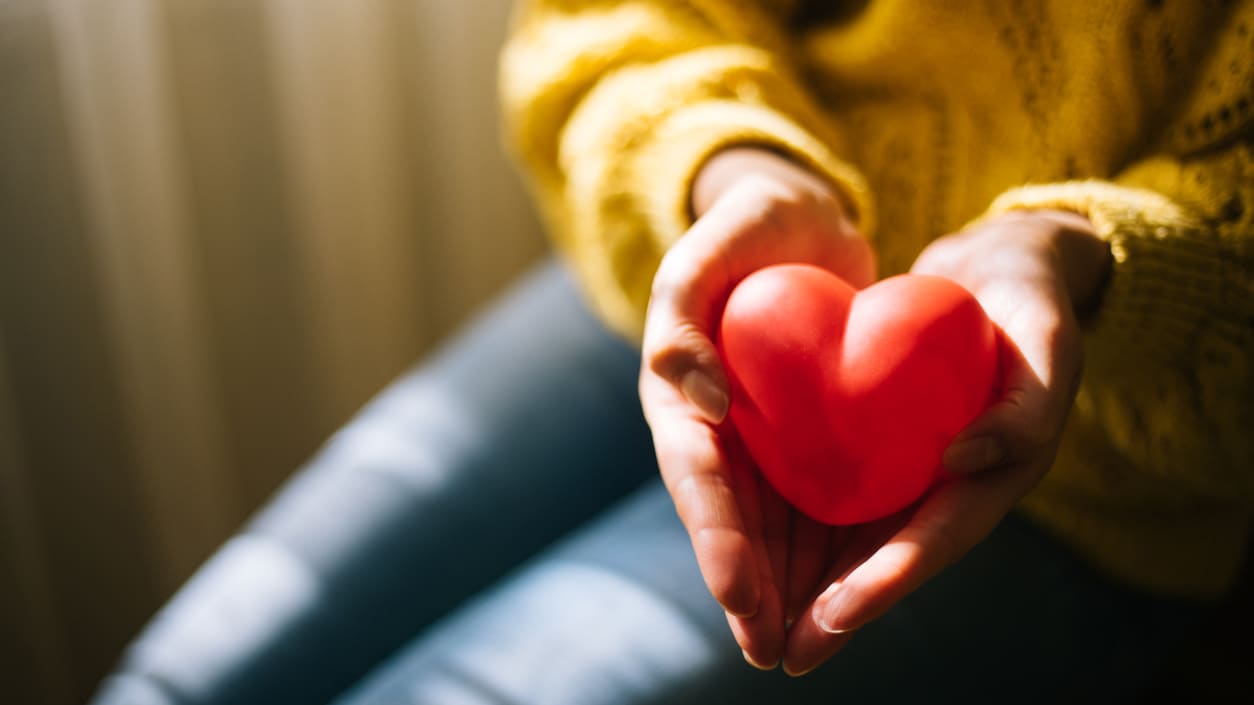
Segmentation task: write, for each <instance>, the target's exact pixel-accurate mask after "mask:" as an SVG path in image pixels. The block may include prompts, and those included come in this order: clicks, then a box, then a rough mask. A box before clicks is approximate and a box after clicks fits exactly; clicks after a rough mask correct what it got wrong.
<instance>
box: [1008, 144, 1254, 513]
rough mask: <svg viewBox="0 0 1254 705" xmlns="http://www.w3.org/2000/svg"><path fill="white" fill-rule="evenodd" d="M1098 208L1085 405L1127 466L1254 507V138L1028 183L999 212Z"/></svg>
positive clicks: (1080, 403)
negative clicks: (1106, 261) (1117, 171)
mask: <svg viewBox="0 0 1254 705" xmlns="http://www.w3.org/2000/svg"><path fill="white" fill-rule="evenodd" d="M1016 208H1061V209H1068V210H1073V211H1076V212H1079V213H1082V214H1084V215H1086V216H1088V217H1089V219H1090V220H1091V221H1092V223H1093V225H1094V227H1095V229H1096V230H1097V233H1098V234H1099V235H1100V236H1101V237H1103V238H1104V239H1106V240H1107V241H1108V242H1109V243H1110V248H1111V253H1112V255H1113V261H1114V264H1113V271H1112V275H1111V278H1110V281H1109V283H1108V285H1107V288H1106V291H1105V293H1104V296H1103V299H1102V302H1101V305H1100V308H1099V310H1098V311H1097V312H1096V313H1095V314H1094V315H1093V316H1092V318H1091V320H1088V321H1087V322H1086V327H1087V333H1086V337H1087V339H1086V347H1085V352H1086V361H1085V376H1084V383H1083V385H1082V388H1081V392H1080V397H1079V398H1078V400H1077V412H1078V413H1079V414H1080V415H1082V416H1086V417H1089V418H1090V419H1091V420H1092V421H1093V422H1094V423H1095V425H1097V426H1098V427H1101V428H1103V429H1104V430H1105V434H1106V436H1107V438H1106V440H1107V443H1109V444H1110V446H1111V447H1113V449H1114V450H1115V451H1116V452H1117V453H1118V454H1119V456H1120V457H1121V458H1122V459H1123V460H1124V461H1126V462H1125V463H1121V464H1126V466H1128V467H1135V468H1137V469H1138V470H1139V471H1143V472H1148V473H1152V474H1154V475H1157V476H1159V477H1160V478H1161V479H1163V480H1165V481H1167V482H1168V483H1170V484H1171V485H1172V486H1175V487H1177V488H1179V489H1181V490H1183V491H1185V492H1188V493H1190V494H1194V495H1196V496H1201V497H1208V498H1212V499H1214V500H1225V501H1233V500H1235V501H1237V502H1239V503H1241V504H1244V505H1246V506H1250V505H1252V504H1254V433H1252V430H1254V428H1252V427H1251V425H1250V424H1251V421H1252V420H1254V157H1252V154H1251V148H1250V144H1249V143H1248V142H1245V141H1239V142H1237V143H1236V144H1233V145H1231V146H1229V147H1227V148H1226V149H1221V150H1217V151H1213V152H1210V153H1207V154H1204V155H1199V156H1193V157H1167V156H1159V157H1153V158H1149V159H1146V160H1144V161H1141V162H1139V163H1137V164H1135V165H1133V166H1132V167H1130V168H1129V169H1128V170H1126V171H1125V172H1124V173H1122V174H1121V175H1120V176H1119V177H1118V178H1117V179H1116V180H1114V181H1107V182H1102V181H1085V182H1072V183H1063V184H1054V185H1041V186H1028V187H1024V188H1020V189H1016V190H1013V191H1010V192H1008V193H1006V194H1004V195H1002V196H1001V197H1000V198H999V199H998V200H997V201H996V202H995V203H994V204H993V206H992V208H991V209H990V210H991V212H994V213H995V212H1002V211H1006V210H1010V209H1016Z"/></svg>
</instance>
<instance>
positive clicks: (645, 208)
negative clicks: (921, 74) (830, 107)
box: [501, 0, 873, 338]
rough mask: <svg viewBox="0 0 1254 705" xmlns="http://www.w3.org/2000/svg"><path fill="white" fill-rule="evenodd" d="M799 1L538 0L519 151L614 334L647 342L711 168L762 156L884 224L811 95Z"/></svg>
mask: <svg viewBox="0 0 1254 705" xmlns="http://www.w3.org/2000/svg"><path fill="white" fill-rule="evenodd" d="M788 4H789V3H787V2H779V1H778V0H777V2H774V3H772V2H749V1H746V0H741V1H739V2H727V1H722V2H718V1H710V0H705V1H698V0H689V1H678V0H675V1H672V0H667V1H665V2H663V1H661V0H656V1H653V0H624V1H619V2H607V1H596V0H584V1H582V2H581V1H572V0H565V1H559V0H532V1H530V2H524V3H522V4H521V5H520V7H519V9H518V12H517V15H516V16H515V18H514V24H513V28H512V30H511V35H510V38H509V40H508V42H507V44H506V46H505V49H504V51H503V53H502V61H501V93H502V100H503V105H504V109H505V130H506V141H507V143H508V145H509V146H510V148H511V149H512V150H513V152H514V155H515V157H516V159H517V161H518V162H519V163H520V164H521V165H522V167H523V168H524V170H525V171H526V172H527V175H528V176H529V177H530V178H529V183H530V184H531V187H532V188H533V190H534V192H535V196H536V200H537V202H538V203H539V205H540V209H541V215H542V217H543V218H544V220H545V221H546V225H547V227H548V229H549V231H550V233H551V236H552V237H553V239H554V242H555V245H556V247H557V249H558V251H559V252H560V253H561V254H562V255H563V256H564V257H565V258H566V259H567V260H568V261H569V262H570V263H571V264H572V265H573V267H574V269H575V271H576V273H577V275H578V276H579V278H580V279H581V283H582V284H583V288H584V290H585V291H586V292H587V293H588V295H589V296H590V298H591V301H592V303H593V305H594V306H595V308H597V309H598V310H599V312H600V313H601V314H602V316H603V317H604V318H605V320H606V321H607V322H608V323H609V324H610V325H611V327H613V328H615V329H616V330H618V331H619V332H620V333H622V334H624V335H625V336H627V337H631V338H638V336H639V334H640V331H641V329H642V327H643V321H644V310H645V307H646V305H647V303H648V296H649V289H650V285H651V282H652V278H653V274H654V272H655V271H656V269H657V265H658V263H659V261H660V260H661V257H662V255H663V254H664V253H665V251H666V249H667V248H668V247H669V246H670V245H671V244H672V243H673V242H674V241H675V240H676V239H677V238H679V237H680V236H681V235H682V234H683V233H684V232H685V231H686V230H687V229H688V227H689V226H690V225H691V214H690V212H689V192H690V188H691V185H692V182H693V180H694V178H695V176H696V174H697V171H698V170H699V169H700V167H701V165H702V164H703V163H704V161H705V160H706V159H707V158H708V157H709V156H711V155H712V154H713V153H715V152H717V151H718V150H720V149H722V148H725V147H728V146H731V145H736V144H757V145H761V146H764V147H766V148H769V149H774V150H776V151H779V152H781V153H784V154H786V155H789V156H790V157H792V158H794V159H796V160H798V161H799V162H801V163H803V164H806V165H807V166H809V167H811V168H812V169H814V170H816V171H817V172H818V173H819V174H821V175H824V176H825V177H826V178H828V179H829V180H830V181H831V183H832V184H833V185H834V186H835V187H837V188H838V189H840V190H841V191H842V192H843V193H844V195H845V196H846V197H847V198H848V200H849V202H850V203H852V204H854V207H855V208H856V209H857V211H858V213H857V214H856V216H857V217H858V219H859V222H860V224H861V226H862V228H863V229H864V231H870V230H871V228H872V219H873V213H872V212H871V206H870V198H869V197H868V195H867V193H866V188H865V186H864V182H863V179H862V178H861V176H860V175H859V174H858V173H857V172H856V171H855V170H854V169H852V168H851V167H850V166H849V165H847V164H846V163H844V162H843V161H841V160H839V159H838V158H837V157H836V156H835V155H836V154H837V153H839V151H840V142H841V138H840V136H839V135H838V134H836V133H835V132H834V128H833V127H832V126H831V125H830V124H829V123H830V121H829V120H827V119H825V118H824V116H823V115H822V113H821V110H820V109H819V108H818V107H817V105H816V103H815V102H814V101H813V100H812V98H811V97H810V96H809V95H807V93H806V91H805V90H804V89H803V87H802V84H801V81H800V79H799V78H798V77H797V75H796V74H795V73H794V71H793V69H792V67H791V62H790V60H789V52H790V49H789V44H788V42H787V41H786V39H785V26H786V21H787V9H786V6H787V5H788Z"/></svg>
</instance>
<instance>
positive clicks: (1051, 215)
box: [784, 211, 1110, 673]
mask: <svg viewBox="0 0 1254 705" xmlns="http://www.w3.org/2000/svg"><path fill="white" fill-rule="evenodd" d="M1109 260H1110V253H1109V249H1108V247H1107V245H1106V244H1105V243H1104V242H1103V241H1101V240H1100V239H1098V238H1097V236H1096V235H1095V234H1094V232H1093V229H1092V227H1091V225H1090V224H1089V222H1088V220H1087V219H1085V218H1083V217H1082V216H1079V215H1076V214H1072V213H1065V212H1060V211H1022V212H1012V213H1009V214H1006V215H1003V216H1000V217H996V218H993V219H990V220H986V221H983V222H982V223H981V224H978V225H975V226H973V227H971V228H969V229H967V230H965V231H963V232H960V233H957V234H953V235H948V236H946V237H943V238H940V239H938V240H936V241H935V242H933V243H932V244H931V245H930V246H928V247H927V248H926V249H925V250H924V251H923V253H922V254H921V255H920V256H919V258H918V259H917V260H916V262H915V264H914V267H913V268H912V270H911V271H912V272H914V273H921V274H933V275H939V276H944V277H948V278H950V279H952V280H954V281H956V282H958V283H959V284H962V285H963V286H964V287H966V288H967V289H968V290H969V291H971V293H972V294H974V295H975V297H976V298H977V299H978V300H979V301H980V303H981V305H982V306H983V307H984V309H985V311H986V312H987V314H988V315H989V317H990V318H991V319H992V320H993V322H994V323H996V324H997V325H998V327H999V329H1000V330H999V334H1000V336H1001V342H1002V368H1003V369H1002V389H1001V391H1000V395H999V399H998V400H997V401H996V402H994V403H993V404H992V405H991V406H990V407H989V408H988V409H987V410H986V411H985V412H984V413H983V414H982V415H981V416H980V417H979V418H977V419H976V420H975V421H974V422H972V423H971V424H970V425H969V426H968V427H967V428H966V429H964V430H963V431H962V433H960V434H959V436H958V437H957V438H956V439H955V440H954V442H953V443H952V444H951V445H950V446H949V448H948V449H947V450H946V452H945V454H944V456H943V461H942V462H943V464H944V466H945V467H946V469H947V470H949V471H950V477H949V479H948V481H946V482H945V483H943V484H942V485H940V486H939V487H937V488H936V489H935V490H934V491H933V492H931V493H930V494H929V495H927V496H926V497H925V498H924V499H923V500H921V501H920V502H919V503H917V504H916V505H915V506H913V507H910V508H908V509H906V510H904V511H903V512H901V513H900V514H898V515H897V516H894V517H890V518H888V519H885V520H883V521H880V522H875V523H874V524H868V525H863V526H857V527H848V528H843V529H835V530H833V533H832V537H831V538H830V539H829V541H830V545H829V561H830V564H829V571H830V572H829V575H828V581H829V584H828V587H827V588H826V589H825V590H823V592H822V593H821V594H820V595H819V596H818V597H817V599H815V600H814V602H813V604H812V606H811V609H810V610H809V612H808V614H807V615H806V617H804V618H802V619H800V620H798V622H797V624H795V625H794V626H793V628H792V629H791V630H790V632H789V634H788V642H787V646H786V649H785V656H784V666H785V669H786V670H788V671H789V672H790V673H802V672H805V671H808V670H810V669H812V668H814V667H815V666H817V665H819V664H820V663H822V662H823V661H824V660H826V659H827V658H829V657H830V656H832V655H833V654H834V653H836V652H837V651H839V650H840V648H842V647H843V646H844V644H845V643H846V642H847V641H848V640H849V639H850V638H851V636H852V635H853V633H854V632H856V630H858V629H859V628H861V627H862V626H864V625H866V624H867V623H868V622H870V621H871V620H873V619H875V618H876V617H878V616H880V615H882V614H883V613H884V612H886V611H887V610H888V609H889V608H891V607H892V606H893V605H895V604H896V603H897V602H898V601H900V600H901V599H902V598H904V597H905V596H906V595H908V594H909V593H911V592H913V591H914V590H915V589H917V588H918V587H919V586H921V585H922V584H923V583H924V582H926V581H927V580H929V579H930V578H932V577H933V576H935V575H936V574H937V573H938V572H940V571H941V570H942V569H943V568H945V567H946V566H948V565H950V564H952V563H953V562H955V561H957V560H958V559H959V558H961V557H962V556H963V555H965V554H966V553H967V552H968V551H970V550H971V549H972V548H973V547H975V545H976V544H978V543H979V542H980V541H982V540H983V539H984V538H985V537H987V536H988V534H989V533H990V532H992V530H993V529H994V528H995V527H996V526H997V524H998V523H999V522H1000V521H1001V520H1002V519H1003V518H1004V517H1005V516H1006V514H1007V513H1008V512H1009V511H1010V510H1011V508H1012V507H1014V505H1015V504H1016V503H1017V502H1018V501H1019V500H1020V499H1021V498H1022V497H1023V496H1024V495H1025V494H1027V493H1028V491H1029V490H1031V488H1032V487H1033V486H1034V485H1036V483H1037V482H1038V481H1039V480H1040V479H1041V477H1042V476H1043V475H1044V474H1045V473H1046V471H1048V469H1049V467H1050V466H1051V465H1052V463H1053V460H1054V455H1055V453H1056V450H1057V446H1058V442H1059V438H1060V436H1061V434H1062V430H1063V424H1064V422H1065V420H1066V417H1067V415H1068V412H1069V410H1070V408H1071V406H1072V403H1073V401H1074V398H1075V394H1076V390H1077V387H1078V384H1079V378H1080V371H1081V358H1082V347H1081V338H1080V333H1079V327H1078V323H1077V314H1082V313H1083V312H1084V311H1085V310H1086V309H1087V308H1089V307H1091V306H1092V305H1094V303H1095V301H1096V300H1097V299H1098V298H1099V296H1100V291H1101V288H1102V285H1103V283H1104V280H1105V277H1106V274H1107V271H1108V269H1109Z"/></svg>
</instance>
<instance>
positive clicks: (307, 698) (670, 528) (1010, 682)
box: [93, 264, 1195, 705]
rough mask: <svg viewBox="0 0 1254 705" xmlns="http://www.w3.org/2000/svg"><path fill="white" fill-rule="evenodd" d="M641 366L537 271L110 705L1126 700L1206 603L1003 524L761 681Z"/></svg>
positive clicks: (192, 602) (213, 574)
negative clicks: (853, 632)
mask: <svg viewBox="0 0 1254 705" xmlns="http://www.w3.org/2000/svg"><path fill="white" fill-rule="evenodd" d="M638 365H639V355H638V353H637V352H636V351H635V350H633V349H631V348H630V347H628V346H627V345H625V344H623V343H622V342H621V341H619V340H617V339H615V338H613V337H612V336H611V335H609V334H608V333H606V332H605V331H604V330H603V329H602V328H601V327H600V325H599V324H598V323H597V322H596V320H595V319H594V318H593V317H592V316H591V315H590V314H589V313H588V312H587V311H586V310H585V309H584V308H583V306H582V304H581V302H580V299H579V296H578V294H577V293H576V291H575V290H574V288H573V286H572V284H571V282H570V280H569V278H568V277H567V276H566V274H565V273H564V272H563V271H562V270H561V268H560V267H558V266H557V265H553V264H549V265H546V266H544V267H541V268H540V270H539V271H538V272H536V273H534V274H533V275H532V276H530V277H529V278H528V279H527V280H525V281H524V282H523V283H522V284H520V285H519V286H518V287H517V288H516V289H515V290H514V291H513V292H512V293H511V294H509V295H508V296H507V297H506V298H505V299H504V300H503V302H502V303H501V304H499V305H498V306H497V307H496V308H495V309H493V310H492V311H490V312H488V313H487V314H485V315H484V316H483V317H481V318H480V320H479V321H478V322H477V323H476V324H474V325H473V326H472V327H471V328H469V329H468V330H467V331H465V332H464V333H463V334H461V335H460V336H459V337H458V338H457V339H455V340H454V341H452V342H451V343H450V344H449V345H448V346H446V347H445V348H444V349H443V350H442V351H441V352H440V353H439V354H437V355H436V356H435V357H434V358H433V359H432V360H430V361H429V362H427V363H426V364H424V365H423V366H421V367H419V368H418V369H417V370H416V371H414V372H412V373H411V374H409V375H407V376H405V377H403V378H402V379H400V380H398V381H397V382H395V383H394V384H393V385H391V386H390V387H389V388H388V389H387V390H385V391H384V392H383V393H382V394H381V395H380V396H379V397H378V398H377V399H376V400H375V401H374V402H372V403H371V404H370V405H369V406H368V407H367V408H366V409H365V410H363V411H362V412H361V413H360V414H359V416H358V417H357V418H356V419H355V420H353V421H352V422H351V423H349V424H348V425H347V426H346V427H345V428H344V429H343V430H341V431H340V432H339V433H337V434H336V435H335V436H334V437H333V438H332V439H331V440H330V442H329V443H328V444H327V445H326V447H325V448H324V449H323V450H322V451H321V452H320V453H319V454H318V455H317V457H316V458H315V459H314V460H313V461H312V462H311V463H310V464H309V465H308V466H307V467H306V468H304V469H303V470H302V471H301V472H300V473H298V474H297V475H296V476H295V477H294V478H293V479H292V480H291V481H290V482H289V483H288V484H287V486H286V487H285V488H284V489H283V490H282V491H281V492H280V493H279V494H278V495H277V496H276V497H275V498H274V499H273V500H272V501H271V503H270V504H269V505H268V506H267V507H265V508H264V509H263V510H262V511H261V512H260V514H259V515H258V516H257V517H256V518H255V519H254V520H253V521H252V522H251V523H250V524H249V526H247V527H246V528H245V529H244V530H243V531H242V532H241V533H240V534H239V535H238V536H236V537H235V538H233V539H231V540H230V541H229V542H228V543H227V544H226V545H225V546H224V547H223V548H222V549H221V550H220V551H219V552H218V554H217V555H216V556H214V557H213V558H212V559H211V560H210V561H209V562H208V563H207V564H206V565H205V566H204V567H203V568H202V569H201V570H200V571H199V572H198V573H197V575H196V576H195V577H194V578H193V579H192V580H191V581H190V582H189V583H188V584H187V585H186V586H185V587H184V588H183V589H182V590H180V592H179V593H178V595H176V596H175V598H174V599H173V600H172V601H171V602H170V603H169V604H168V605H167V606H166V607H165V608H164V609H163V610H162V611H161V612H160V613H158V615H157V616H156V618H155V619H154V620H153V622H152V623H151V624H150V625H149V626H148V627H147V628H146V629H145V630H144V632H143V633H142V634H141V635H140V637H139V638H138V639H137V640H136V641H135V643H134V644H133V645H132V646H131V647H130V648H129V649H128V651H127V654H126V656H125V658H124V659H123V662H122V664H121V665H120V667H119V669H118V670H117V672H116V673H115V674H114V675H112V676H110V677H109V678H108V679H107V680H106V682H105V683H104V684H103V686H102V689H101V691H100V692H99V694H98V695H97V697H96V699H95V700H94V701H93V702H94V704H95V705H193V704H195V705H228V704H236V703H238V704H249V705H253V704H266V705H284V704H287V703H300V704H313V703H328V702H334V703H336V704H337V705H376V704H377V705H384V704H387V705H393V704H396V703H415V704H422V705H471V704H474V705H480V704H488V703H493V704H501V705H504V704H511V705H531V704H535V705H600V704H605V705H609V704H624V705H626V704H630V705H642V704H644V703H677V704H679V703H685V704H687V703H740V702H744V703H761V702H771V703H775V702H785V703H820V702H834V701H841V702H852V703H858V702H909V701H918V700H926V701H927V702H929V703H943V702H983V701H985V700H991V699H996V701H1010V702H1062V701H1067V702H1075V701H1081V702H1083V701H1093V702H1112V701H1118V700H1121V699H1126V698H1127V697H1130V696H1133V695H1135V694H1136V693H1137V692H1138V690H1139V689H1141V688H1142V687H1143V686H1144V685H1145V684H1146V683H1147V682H1148V681H1149V679H1150V675H1151V673H1152V671H1153V669H1154V668H1155V666H1156V665H1157V664H1158V662H1159V661H1160V660H1161V659H1162V658H1163V657H1164V654H1165V653H1167V648H1166V645H1167V644H1169V643H1170V640H1171V638H1172V635H1173V634H1174V633H1178V632H1179V631H1181V630H1182V629H1183V628H1184V626H1185V625H1186V624H1187V623H1189V622H1190V621H1192V619H1193V617H1194V614H1195V610H1194V608H1192V607H1191V606H1189V605H1183V604H1173V603H1170V602H1168V601H1164V600H1157V599H1154V598H1151V597H1149V596H1146V595H1142V594H1138V593H1136V592H1134V591H1131V590H1128V589H1125V588H1121V587H1119V586H1116V585H1113V584H1110V583H1108V582H1106V581H1104V580H1102V579H1101V578H1100V577H1099V576H1098V575H1096V574H1095V573H1093V572H1092V571H1090V570H1089V569H1088V568H1087V567H1085V566H1084V565H1083V564H1081V563H1080V562H1079V561H1077V560H1076V559H1075V558H1074V557H1073V556H1072V555H1071V554H1070V553H1068V552H1067V550H1066V549H1065V548H1063V547H1062V546H1061V545H1059V544H1057V543H1055V542H1054V541H1052V540H1051V539H1050V538H1049V537H1048V536H1046V535H1044V534H1043V533H1041V532H1040V531H1038V530H1036V529H1035V528H1034V527H1033V526H1031V525H1030V524H1028V523H1027V522H1025V521H1023V520H1021V519H1019V518H1017V517H1013V516H1012V517H1010V518H1008V519H1007V520H1006V521H1005V522H1003V524H1002V525H1001V526H1000V527H999V528H998V529H997V530H996V531H995V532H994V533H993V534H992V535H991V536H990V537H989V539H988V540H987V541H985V542H984V543H983V544H981V545H980V546H979V547H978V548H976V549H975V550H974V551H973V552H972V553H971V554H970V555H968V556H967V557H966V558H965V559H964V560H963V561H961V562H960V563H959V564H957V565H955V566H954V567H952V568H950V569H949V570H948V571H946V572H945V573H943V574H942V575H941V576H940V577H938V578H936V579H935V580H933V581H932V582H930V583H929V584H928V585H927V586H925V588H924V589H922V590H920V591H919V592H917V593H915V594H914V595H912V596H911V597H909V598H908V599H907V600H905V601H904V602H903V603H902V604H901V605H899V606H898V607H897V608H895V609H894V610H893V611H891V612H890V613H889V614H888V615H887V616H885V617H884V618H882V619H880V620H879V621H877V622H875V623H874V624H872V625H870V626H868V627H867V628H865V629H864V630H862V632H861V633H860V634H859V635H858V636H857V638H855V639H854V641H853V642H852V644H851V645H850V646H849V647H848V648H847V649H846V650H845V651H844V652H842V653H841V654H839V655H837V656H836V657H835V658H834V659H832V660H831V661H830V662H829V663H828V664H826V665H825V666H824V667H822V668H820V669H818V670H817V671H815V672H814V673H811V674H809V675H807V676H805V677H802V678H799V679H789V678H787V677H785V676H784V675H783V674H782V673H780V672H772V673H762V672H758V671H755V670H753V669H752V668H750V667H749V666H748V665H746V664H745V663H744V661H743V660H742V658H741V655H740V650H739V648H738V647H737V646H736V645H735V643H734V641H733V640H732V638H731V636H730V633H729V631H728V629H727V626H726V622H725V621H724V617H723V613H722V611H721V609H719V607H718V605H717V604H716V603H715V602H714V601H713V600H712V599H711V598H710V597H709V595H708V593H707V592H706V590H705V588H704V586H703V584H702V581H701V578H700V575H699V573H698V571H697V568H696V564H695V561H694V559H693V556H692V551H691V548H690V546H689V543H688V540H687V537H686V535H685V533H684V531H683V528H682V526H681V525H680V524H679V522H678V520H677V518H676V516H675V513H674V510H673V509H672V507H671V504H670V501H669V498H668V497H667V495H666V493H665V490H664V489H663V488H662V486H661V484H660V482H659V481H658V480H657V477H656V476H657V471H656V466H655V464H654V459H653V455H652V449H651V444H650V440H649V435H648V430H647V428H646V426H645V425H644V422H643V419H642V417H641V413H640V407H639V401H638V399H637V398H636V392H635V381H636V371H637V367H638Z"/></svg>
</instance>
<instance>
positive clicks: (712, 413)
mask: <svg viewBox="0 0 1254 705" xmlns="http://www.w3.org/2000/svg"><path fill="white" fill-rule="evenodd" d="M679 387H680V389H681V390H682V391H683V393H684V396H685V397H687V398H688V401H689V402H691V403H692V405H693V406H695V407H697V409H698V410H699V411H700V412H701V414H702V415H703V416H705V417H706V418H707V419H709V420H710V421H711V422H713V423H722V422H723V419H724V418H725V417H726V416H727V404H728V400H727V394H726V393H725V392H723V390H722V389H721V388H720V387H719V386H718V385H717V384H715V383H714V380H713V379H711V378H710V376H709V375H707V374H706V373H704V372H702V371H701V370H693V371H691V372H689V373H688V374H686V375H684V378H683V380H682V381H681V382H680V384H679Z"/></svg>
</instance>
